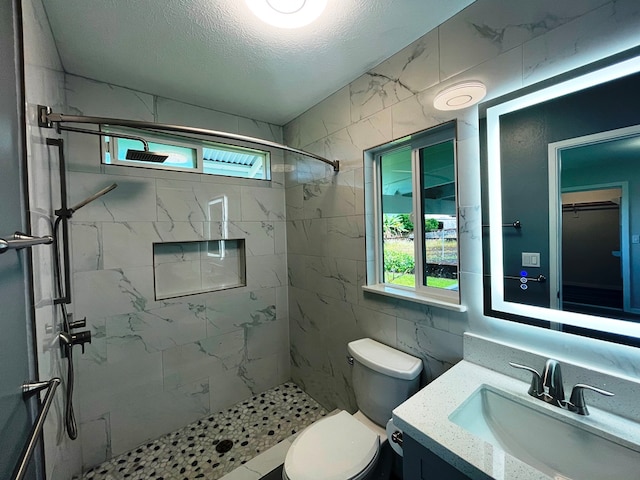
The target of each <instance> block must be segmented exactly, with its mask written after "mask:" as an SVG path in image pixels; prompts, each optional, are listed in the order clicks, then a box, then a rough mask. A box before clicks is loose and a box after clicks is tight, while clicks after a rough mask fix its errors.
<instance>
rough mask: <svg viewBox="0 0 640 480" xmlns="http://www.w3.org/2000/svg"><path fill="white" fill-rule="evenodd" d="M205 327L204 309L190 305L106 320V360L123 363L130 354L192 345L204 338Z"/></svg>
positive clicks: (179, 304) (182, 304)
mask: <svg viewBox="0 0 640 480" xmlns="http://www.w3.org/2000/svg"><path fill="white" fill-rule="evenodd" d="M206 324H207V319H206V315H205V312H204V306H203V305H199V304H189V303H177V304H175V305H169V306H167V307H164V308H159V309H156V310H151V311H147V312H136V313H129V314H126V315H117V316H114V317H109V318H108V319H107V322H106V330H107V331H106V334H107V358H108V361H109V362H119V361H126V359H127V358H131V356H132V355H130V352H134V354H135V353H137V352H147V353H153V352H158V351H163V350H167V349H169V348H172V347H175V346H179V345H185V344H188V343H192V342H195V341H197V340H199V339H201V338H204V337H206V335H207V333H206V329H207V325H206Z"/></svg>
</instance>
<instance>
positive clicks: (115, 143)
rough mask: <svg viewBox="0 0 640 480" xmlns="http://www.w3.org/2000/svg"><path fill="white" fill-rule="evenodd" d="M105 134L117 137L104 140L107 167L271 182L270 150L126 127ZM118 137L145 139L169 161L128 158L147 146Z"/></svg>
mask: <svg viewBox="0 0 640 480" xmlns="http://www.w3.org/2000/svg"><path fill="white" fill-rule="evenodd" d="M105 132H107V133H113V134H114V136H106V137H104V157H103V163H105V164H112V165H124V166H130V167H144V168H155V169H159V170H173V171H179V172H197V173H204V174H208V175H223V176H227V177H241V178H255V179H259V180H269V179H270V168H269V160H270V155H269V152H268V151H263V150H255V149H252V148H247V147H241V146H236V145H227V144H223V143H215V142H209V141H203V140H197V139H191V138H186V137H174V136H171V135H163V134H151V135H150V134H149V133H147V132H140V131H139V130H133V129H125V128H118V129H114V128H109V129H105ZM117 134H121V135H125V136H133V137H141V138H144V139H145V140H146V141H147V142H148V143H149V151H150V152H152V153H157V154H162V155H167V158H166V160H164V161H163V162H154V161H145V160H144V159H140V160H134V159H131V158H127V157H128V155H127V152H136V151H138V152H140V151H142V150H143V149H144V146H143V143H142V142H141V141H140V140H135V139H132V138H122V137H116V136H115V135H117ZM142 158H144V157H142Z"/></svg>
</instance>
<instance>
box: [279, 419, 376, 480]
mask: <svg viewBox="0 0 640 480" xmlns="http://www.w3.org/2000/svg"><path fill="white" fill-rule="evenodd" d="M379 451H380V438H379V436H378V434H377V433H375V432H373V431H372V430H371V429H369V428H367V427H366V426H364V425H363V424H362V423H360V422H359V421H358V420H356V419H355V418H353V417H352V416H351V415H350V414H349V413H348V412H345V411H344V410H343V411H341V412H340V413H337V414H336V415H332V416H330V417H326V418H323V419H322V420H320V421H318V422H316V423H314V424H313V425H311V426H310V427H308V428H307V429H305V430H303V431H302V432H301V433H300V434H299V435H298V437H297V438H296V439H295V440H294V442H293V444H292V445H291V447H289V451H288V452H287V456H286V458H285V462H284V469H283V478H284V479H288V480H360V479H363V478H365V476H366V475H367V474H368V473H369V472H370V471H371V470H372V469H373V468H374V467H375V464H376V461H377V459H378V454H379Z"/></svg>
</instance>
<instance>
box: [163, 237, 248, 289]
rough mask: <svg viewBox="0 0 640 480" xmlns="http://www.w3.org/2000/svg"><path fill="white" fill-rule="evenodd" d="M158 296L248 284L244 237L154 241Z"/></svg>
mask: <svg viewBox="0 0 640 480" xmlns="http://www.w3.org/2000/svg"><path fill="white" fill-rule="evenodd" d="M153 276H154V284H155V285H154V286H155V298H156V300H164V299H168V298H175V297H182V296H186V295H195V294H198V293H206V292H214V291H218V290H226V289H229V288H237V287H244V286H246V284H247V283H246V254H245V241H244V239H224V240H202V241H190V242H165V243H154V244H153Z"/></svg>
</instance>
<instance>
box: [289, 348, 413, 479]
mask: <svg viewBox="0 0 640 480" xmlns="http://www.w3.org/2000/svg"><path fill="white" fill-rule="evenodd" d="M349 353H350V354H351V355H352V357H353V358H352V360H353V367H354V369H353V371H352V379H353V386H354V392H355V394H356V403H357V404H358V406H359V407H360V408H361V410H359V411H358V412H356V413H355V414H354V415H351V414H349V413H348V412H346V411H344V410H342V411H339V412H338V413H336V414H334V415H330V416H328V417H325V418H323V419H322V420H319V421H317V422H316V423H314V424H313V425H311V426H309V427H307V428H306V429H305V430H303V431H302V432H300V433H299V434H298V437H297V438H296V439H295V440H294V442H293V443H292V445H291V447H289V450H288V451H287V455H286V458H285V462H284V468H283V471H282V478H283V479H284V480H367V479H369V478H372V477H373V476H374V475H375V478H376V479H378V478H383V477H381V476H380V474H379V471H380V465H378V459H379V458H380V456H381V446H382V445H383V443H384V442H385V441H386V439H387V434H386V430H385V428H386V426H387V422H388V421H389V419H390V418H391V410H392V409H393V408H395V407H397V406H398V405H399V404H400V403H402V402H403V401H404V400H406V399H407V398H409V396H411V395H413V393H415V392H416V391H417V389H418V382H419V379H418V376H419V374H420V371H421V370H422V362H421V360H420V359H417V358H415V357H412V356H410V355H407V354H406V353H403V352H400V351H398V350H395V349H393V348H391V347H388V346H386V345H383V344H380V343H378V342H375V341H374V340H371V339H361V340H357V341H355V342H351V343H349ZM387 448H388V447H387Z"/></svg>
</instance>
